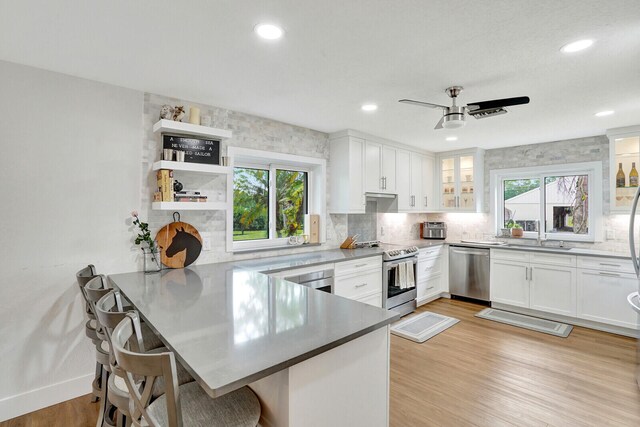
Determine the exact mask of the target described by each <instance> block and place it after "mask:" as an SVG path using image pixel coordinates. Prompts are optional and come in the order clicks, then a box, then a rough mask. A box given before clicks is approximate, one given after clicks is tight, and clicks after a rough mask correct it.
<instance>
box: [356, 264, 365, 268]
mask: <svg viewBox="0 0 640 427" xmlns="http://www.w3.org/2000/svg"><path fill="white" fill-rule="evenodd" d="M365 265H367V264H356V265H355V266H354V267H355V268H360V267H364V266H365Z"/></svg>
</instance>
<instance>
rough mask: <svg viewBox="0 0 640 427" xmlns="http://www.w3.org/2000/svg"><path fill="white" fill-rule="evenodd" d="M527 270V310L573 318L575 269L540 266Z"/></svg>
mask: <svg viewBox="0 0 640 427" xmlns="http://www.w3.org/2000/svg"><path fill="white" fill-rule="evenodd" d="M529 268H530V270H529V280H530V283H531V288H530V291H531V293H530V301H529V308H532V309H534V310H540V311H546V312H549V313H555V314H561V315H563V316H570V317H575V316H576V284H577V281H576V269H575V268H571V267H561V266H555V265H542V264H531V266H530V267H529Z"/></svg>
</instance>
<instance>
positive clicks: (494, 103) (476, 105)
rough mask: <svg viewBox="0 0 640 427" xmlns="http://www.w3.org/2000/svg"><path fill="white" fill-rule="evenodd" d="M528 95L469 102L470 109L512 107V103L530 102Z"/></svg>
mask: <svg viewBox="0 0 640 427" xmlns="http://www.w3.org/2000/svg"><path fill="white" fill-rule="evenodd" d="M528 103H529V97H528V96H518V97H515V98H504V99H492V100H490V101H481V102H470V103H469V104H467V108H468V109H469V111H475V110H493V109H497V108H501V107H510V106H512V105H522V104H528Z"/></svg>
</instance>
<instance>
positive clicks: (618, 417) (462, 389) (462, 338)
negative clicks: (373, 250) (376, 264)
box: [0, 299, 640, 427]
mask: <svg viewBox="0 0 640 427" xmlns="http://www.w3.org/2000/svg"><path fill="white" fill-rule="evenodd" d="M482 308H483V307H482V306H479V305H477V304H472V303H468V302H461V301H451V300H447V299H441V300H438V301H435V302H433V303H431V304H427V305H424V306H422V307H420V308H418V312H421V311H433V312H435V313H440V314H444V315H447V316H452V317H455V318H457V319H460V322H459V323H458V324H456V325H455V326H453V327H452V328H449V329H448V330H446V331H444V332H442V333H441V334H439V335H437V336H435V337H433V338H432V339H430V340H429V341H427V342H425V343H423V344H417V343H414V342H412V341H408V340H405V339H403V338H399V337H396V336H395V335H392V338H391V402H390V409H391V420H390V425H391V426H392V427H408V426H456V427H457V426H491V427H494V426H572V427H573V426H629V427H639V426H640V391H638V388H637V386H636V385H635V382H634V381H635V380H634V367H635V345H636V342H635V340H633V339H630V338H625V337H620V336H617V335H612V334H607V333H604V332H598V331H592V330H589V329H584V328H578V327H576V328H574V329H573V331H572V332H571V335H570V336H569V337H568V338H557V337H553V336H550V335H545V334H541V333H538V332H533V331H527V330H525V329H520V328H515V327H513V326H508V325H503V324H500V323H496V322H491V321H489V320H484V319H478V318H476V317H474V316H473V315H474V314H475V313H476V312H478V311H480V310H481V309H482ZM97 410H98V404H92V403H89V396H83V397H80V398H77V399H74V400H70V401H68V402H64V403H61V404H59V405H55V406H52V407H50V408H46V409H43V410H40V411H36V412H34V413H31V414H27V415H24V416H22V417H18V418H14V419H13V420H10V421H7V422H4V423H0V427H40V426H43V427H44V426H87V427H89V426H94V425H95V420H96V418H97ZM353 427H360V426H353Z"/></svg>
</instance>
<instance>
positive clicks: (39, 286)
mask: <svg viewBox="0 0 640 427" xmlns="http://www.w3.org/2000/svg"><path fill="white" fill-rule="evenodd" d="M142 106H143V94H142V93H140V92H135V91H131V90H127V89H122V88H117V87H114V86H109V85H104V84H101V83H97V82H92V81H88V80H83V79H78V78H74V77H69V76H65V75H61V74H57V73H52V72H48V71H42V70H38V69H34V68H30V67H25V66H21V65H15V64H11V63H7V62H2V61H0V147H1V151H0V192H1V196H0V200H2V202H1V204H2V205H1V206H2V208H1V209H0V215H1V217H2V220H1V221H0V274H1V275H2V276H1V277H2V279H1V280H0V361H2V363H1V364H0V378H1V380H0V420H4V419H7V418H11V417H14V416H17V415H19V414H21V413H24V412H29V411H31V410H34V409H37V408H40V407H43V406H48V405H50V404H53V403H56V402H59V401H62V400H66V399H68V398H71V397H75V396H77V395H79V394H85V393H89V392H90V390H91V384H90V380H88V378H87V376H88V375H91V374H92V372H93V369H94V364H93V363H92V360H95V359H94V356H93V352H92V350H91V347H90V343H89V342H88V340H87V339H86V337H85V336H84V322H83V317H82V305H81V303H80V296H79V290H78V287H77V285H76V282H75V272H76V271H77V270H79V269H80V268H81V267H83V266H86V265H87V264H88V263H94V264H96V266H97V268H98V270H99V271H100V272H104V273H114V272H120V271H131V270H135V269H136V268H137V266H136V262H135V261H136V260H135V253H136V252H135V251H133V250H132V248H131V246H132V244H131V236H132V232H131V230H130V227H129V223H130V221H129V222H127V221H128V216H129V212H130V211H131V210H132V209H134V208H137V207H138V204H139V203H140V182H141V163H140V158H141V153H142V141H143V137H142V108H143V107H142Z"/></svg>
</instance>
